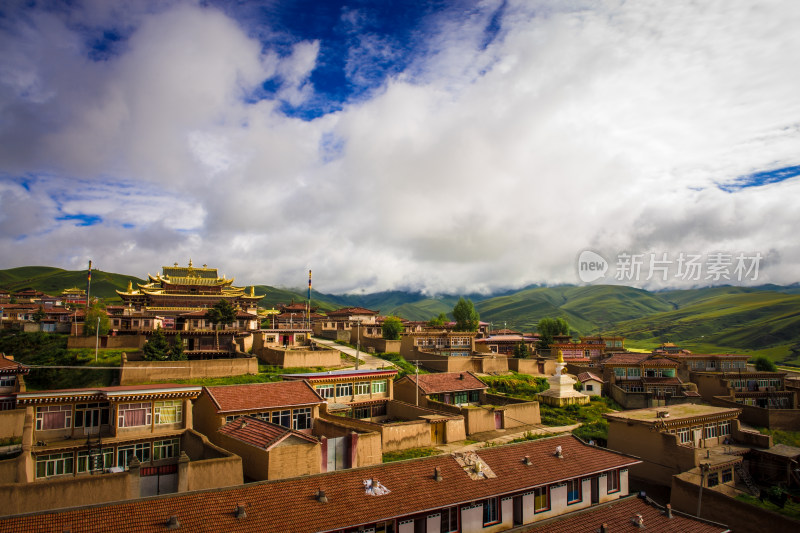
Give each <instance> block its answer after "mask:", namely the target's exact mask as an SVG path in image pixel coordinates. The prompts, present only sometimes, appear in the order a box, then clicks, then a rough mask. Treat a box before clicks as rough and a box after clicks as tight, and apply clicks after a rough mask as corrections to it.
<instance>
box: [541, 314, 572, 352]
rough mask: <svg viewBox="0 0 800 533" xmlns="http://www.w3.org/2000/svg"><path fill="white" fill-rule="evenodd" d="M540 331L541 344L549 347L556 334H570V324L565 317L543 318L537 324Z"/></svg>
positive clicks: (543, 346)
mask: <svg viewBox="0 0 800 533" xmlns="http://www.w3.org/2000/svg"><path fill="white" fill-rule="evenodd" d="M536 331H538V332H539V344H540V345H541V347H542V348H549V347H550V345H551V344H552V343H553V337H554V336H555V335H568V334H569V324H567V321H566V320H564V319H563V318H543V319H541V320H540V321H539V324H538V325H537V326H536Z"/></svg>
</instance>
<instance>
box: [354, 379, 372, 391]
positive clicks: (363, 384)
mask: <svg viewBox="0 0 800 533" xmlns="http://www.w3.org/2000/svg"><path fill="white" fill-rule="evenodd" d="M356 394H369V381H359V382H358V383H356Z"/></svg>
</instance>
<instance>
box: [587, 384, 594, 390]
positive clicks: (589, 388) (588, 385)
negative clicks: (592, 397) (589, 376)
mask: <svg viewBox="0 0 800 533" xmlns="http://www.w3.org/2000/svg"><path fill="white" fill-rule="evenodd" d="M586 390H587V391H593V390H594V385H590V384H588V383H587V384H586Z"/></svg>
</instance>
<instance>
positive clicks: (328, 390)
mask: <svg viewBox="0 0 800 533" xmlns="http://www.w3.org/2000/svg"><path fill="white" fill-rule="evenodd" d="M317 393H318V394H319V395H320V396H322V397H323V398H333V385H317Z"/></svg>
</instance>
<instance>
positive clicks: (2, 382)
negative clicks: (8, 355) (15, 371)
mask: <svg viewBox="0 0 800 533" xmlns="http://www.w3.org/2000/svg"><path fill="white" fill-rule="evenodd" d="M16 382H17V376H2V377H0V387H13V386H14V384H15V383H16Z"/></svg>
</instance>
